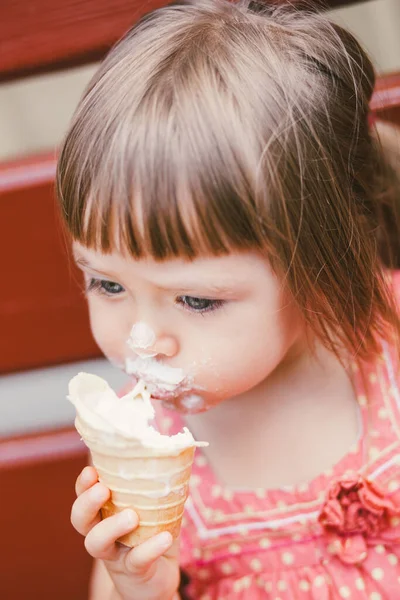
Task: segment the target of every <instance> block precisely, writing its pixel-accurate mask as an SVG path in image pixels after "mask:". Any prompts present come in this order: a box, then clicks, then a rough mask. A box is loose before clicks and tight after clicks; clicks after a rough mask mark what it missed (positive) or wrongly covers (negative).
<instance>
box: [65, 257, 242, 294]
mask: <svg viewBox="0 0 400 600" xmlns="http://www.w3.org/2000/svg"><path fill="white" fill-rule="evenodd" d="M73 257H74V260H75V263H76V264H77V266H78V267H83V268H85V269H88V270H89V271H92V272H93V273H97V274H98V275H101V276H102V277H106V278H110V277H112V276H113V274H110V273H109V274H107V273H105V272H104V271H99V270H98V269H96V268H95V267H93V266H92V265H91V264H90V262H89V261H88V260H87V259H86V258H83V256H79V255H78V254H75V253H73ZM153 285H154V286H155V287H157V288H158V289H160V290H164V291H169V292H171V291H176V292H180V293H181V294H189V293H198V294H199V295H200V294H201V295H204V294H205V293H207V294H223V295H225V296H226V297H228V296H229V295H234V294H235V291H236V290H237V282H236V285H235V284H233V283H232V284H229V283H218V282H215V283H211V282H202V281H199V280H198V279H197V280H193V281H188V280H185V281H182V283H180V282H178V281H175V282H173V283H171V284H170V285H169V284H167V283H165V284H163V285H159V284H156V283H153Z"/></svg>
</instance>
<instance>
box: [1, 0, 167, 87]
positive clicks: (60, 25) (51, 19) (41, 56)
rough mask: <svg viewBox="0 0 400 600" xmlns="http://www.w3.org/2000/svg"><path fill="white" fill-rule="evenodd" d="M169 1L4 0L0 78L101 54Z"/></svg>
mask: <svg viewBox="0 0 400 600" xmlns="http://www.w3.org/2000/svg"><path fill="white" fill-rule="evenodd" d="M163 4H166V2H165V0H146V1H145V2H141V1H139V0H112V1H110V0H63V1H62V2H55V1H54V0H29V2H27V1H26V0H2V1H1V2H0V57H1V60H0V77H1V78H2V79H10V78H13V77H20V76H23V75H26V74H27V73H30V72H37V71H46V70H49V69H54V68H60V67H64V66H72V65H76V64H81V63H83V62H88V61H90V60H95V59H99V58H101V57H102V56H103V55H104V53H105V52H106V51H107V49H108V48H110V47H111V45H112V44H113V43H114V42H115V41H116V40H118V39H119V38H120V37H121V36H122V35H123V33H124V32H125V31H126V30H127V29H128V28H129V27H130V26H131V25H132V24H133V23H134V22H135V21H136V20H137V19H138V18H139V17H140V16H141V15H143V14H144V13H146V12H148V11H150V10H152V9H154V8H156V7H158V6H162V5H163Z"/></svg>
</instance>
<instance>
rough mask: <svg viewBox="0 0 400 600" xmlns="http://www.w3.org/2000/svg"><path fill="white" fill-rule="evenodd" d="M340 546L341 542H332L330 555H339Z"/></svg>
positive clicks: (329, 546)
mask: <svg viewBox="0 0 400 600" xmlns="http://www.w3.org/2000/svg"><path fill="white" fill-rule="evenodd" d="M338 546H340V542H332V543H331V544H328V547H327V550H328V552H329V554H337V553H338V551H339V548H338Z"/></svg>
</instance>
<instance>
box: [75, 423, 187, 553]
mask: <svg viewBox="0 0 400 600" xmlns="http://www.w3.org/2000/svg"><path fill="white" fill-rule="evenodd" d="M75 426H76V429H77V430H78V432H79V433H80V435H81V437H82V439H83V441H84V442H85V444H86V445H87V446H88V448H89V450H90V453H91V456H92V461H93V465H94V467H95V468H96V470H97V472H98V475H99V480H100V481H101V482H102V483H103V484H104V485H105V486H106V487H108V488H109V489H110V490H111V497H110V500H109V501H108V502H107V503H106V505H105V506H104V507H103V509H102V516H103V518H105V517H108V516H110V515H113V514H115V513H118V512H120V511H122V510H124V509H126V508H132V509H133V510H134V511H135V512H136V513H137V514H138V517H139V526H138V527H137V529H135V530H134V531H133V532H132V533H129V534H127V535H125V536H123V537H122V538H120V539H119V540H118V541H119V542H121V543H123V544H125V545H127V546H131V547H133V546H137V545H138V544H140V543H141V542H144V541H145V540H147V539H149V538H150V537H152V536H154V535H156V534H158V533H161V532H162V531H169V532H170V533H171V535H172V536H173V538H174V539H175V538H177V537H178V535H179V532H180V528H181V521H182V516H183V511H184V504H185V501H186V498H187V496H188V491H189V478H190V473H191V468H192V463H193V458H194V452H195V446H194V445H193V446H190V447H187V448H184V449H180V450H176V451H175V452H174V453H172V452H171V453H170V454H166V453H165V450H164V451H163V450H160V449H157V448H149V447H145V446H143V445H142V444H141V443H140V441H138V440H135V439H132V440H127V439H126V437H122V436H121V437H118V436H115V435H113V436H111V435H110V436H104V434H103V435H101V436H99V434H98V431H97V430H96V429H94V428H92V427H90V425H89V424H88V423H86V422H85V421H83V420H82V419H80V418H79V415H78V416H77V417H76V420H75Z"/></svg>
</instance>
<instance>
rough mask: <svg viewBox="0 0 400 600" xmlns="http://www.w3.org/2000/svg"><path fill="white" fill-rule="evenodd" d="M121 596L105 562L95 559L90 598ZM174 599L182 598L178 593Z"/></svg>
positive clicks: (115, 598) (105, 599)
mask: <svg viewBox="0 0 400 600" xmlns="http://www.w3.org/2000/svg"><path fill="white" fill-rule="evenodd" d="M120 598H121V597H120V596H119V595H118V594H117V592H116V590H115V587H114V585H113V582H112V581H111V577H110V576H109V574H108V571H107V569H106V568H105V566H104V564H103V563H102V561H101V560H95V561H94V566H93V571H92V579H91V582H90V590H89V599H88V600H120ZM173 600H181V597H180V596H179V594H178V593H176V595H175V596H174V598H173Z"/></svg>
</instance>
